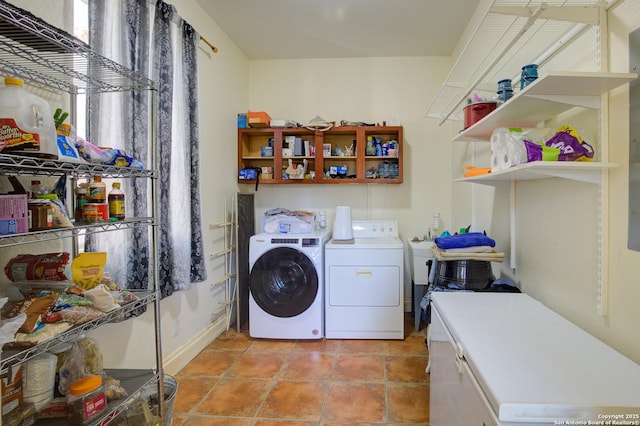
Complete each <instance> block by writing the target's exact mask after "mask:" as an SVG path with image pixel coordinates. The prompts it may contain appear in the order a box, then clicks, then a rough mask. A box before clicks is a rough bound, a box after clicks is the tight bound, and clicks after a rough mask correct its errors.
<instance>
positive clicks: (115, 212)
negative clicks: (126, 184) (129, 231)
mask: <svg viewBox="0 0 640 426" xmlns="http://www.w3.org/2000/svg"><path fill="white" fill-rule="evenodd" d="M112 186H113V189H112V190H111V192H109V219H113V218H116V219H117V220H124V192H122V190H121V189H120V183H119V182H114V183H113V185H112Z"/></svg>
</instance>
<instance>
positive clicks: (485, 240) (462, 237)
mask: <svg viewBox="0 0 640 426" xmlns="http://www.w3.org/2000/svg"><path fill="white" fill-rule="evenodd" d="M434 242H435V243H436V246H438V247H439V248H441V249H444V250H447V249H453V248H464V247H473V246H489V247H495V246H496V242H495V241H494V240H492V239H491V238H489V237H487V236H486V235H484V234H483V233H482V232H467V233H466V234H458V235H452V236H450V237H438V238H436V239H435V241H434Z"/></svg>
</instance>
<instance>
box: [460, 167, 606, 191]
mask: <svg viewBox="0 0 640 426" xmlns="http://www.w3.org/2000/svg"><path fill="white" fill-rule="evenodd" d="M618 166H619V164H617V163H596V162H583V161H578V162H569V161H534V162H531V163H525V164H520V165H517V166H514V167H511V168H509V169H506V170H500V171H498V172H495V173H488V174H486V175H481V176H473V177H468V178H460V179H454V182H471V183H479V184H483V185H490V186H500V187H502V186H504V187H507V186H508V185H509V184H510V183H511V182H513V181H520V180H537V179H548V178H553V177H558V178H563V179H570V180H576V181H580V182H586V183H593V184H598V183H600V179H601V172H602V170H608V169H612V168H616V167H618Z"/></svg>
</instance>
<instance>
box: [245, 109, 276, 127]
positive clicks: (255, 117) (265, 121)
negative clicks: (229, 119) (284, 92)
mask: <svg viewBox="0 0 640 426" xmlns="http://www.w3.org/2000/svg"><path fill="white" fill-rule="evenodd" d="M247 122H248V123H249V127H269V126H270V125H271V117H269V114H267V113H266V112H264V111H249V113H248V114H247Z"/></svg>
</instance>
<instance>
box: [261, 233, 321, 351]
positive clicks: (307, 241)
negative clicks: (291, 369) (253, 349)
mask: <svg viewBox="0 0 640 426" xmlns="http://www.w3.org/2000/svg"><path fill="white" fill-rule="evenodd" d="M330 236H331V234H330V232H329V231H326V230H323V231H319V232H316V233H313V234H266V233H263V234H257V235H254V236H252V237H251V239H250V241H249V335H250V336H251V337H257V338H268V339H321V338H323V337H324V247H325V244H326V243H327V241H329V238H330Z"/></svg>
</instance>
